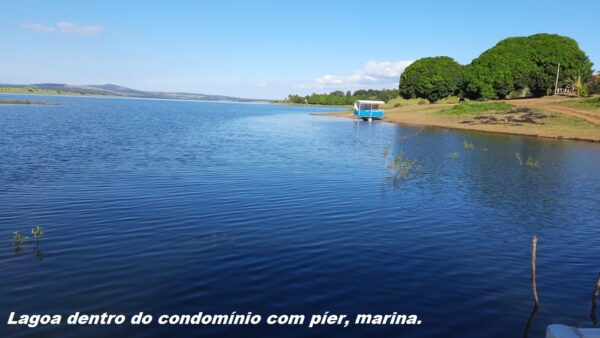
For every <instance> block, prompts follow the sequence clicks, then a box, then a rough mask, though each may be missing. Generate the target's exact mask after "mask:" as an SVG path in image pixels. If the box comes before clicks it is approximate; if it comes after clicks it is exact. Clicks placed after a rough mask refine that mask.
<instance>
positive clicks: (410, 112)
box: [315, 98, 600, 143]
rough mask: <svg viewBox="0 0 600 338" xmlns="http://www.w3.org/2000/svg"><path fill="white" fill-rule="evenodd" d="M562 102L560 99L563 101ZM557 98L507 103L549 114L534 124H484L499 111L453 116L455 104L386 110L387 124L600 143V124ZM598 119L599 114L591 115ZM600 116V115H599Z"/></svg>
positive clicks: (348, 115)
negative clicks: (562, 104)
mask: <svg viewBox="0 0 600 338" xmlns="http://www.w3.org/2000/svg"><path fill="white" fill-rule="evenodd" d="M559 100H560V99H559ZM559 100H557V99H556V98H543V99H535V100H521V101H505V102H507V103H510V104H512V105H514V106H515V108H533V110H534V111H536V112H538V113H540V114H546V116H545V117H544V118H543V119H540V120H535V121H534V123H510V124H509V123H504V124H502V123H483V122H480V121H481V120H479V119H474V117H481V116H485V115H486V114H488V116H494V117H502V116H503V115H495V114H497V113H495V112H489V113H482V114H479V115H452V114H445V113H444V111H445V110H447V109H450V108H452V107H454V106H456V105H455V104H443V105H442V104H440V105H436V104H430V105H414V106H402V107H397V108H388V109H386V110H385V116H384V118H383V120H382V121H383V122H389V123H395V124H400V125H407V126H414V127H431V128H443V129H449V130H460V131H472V132H479V133H492V134H504V135H513V136H528V137H537V138H547V139H556V140H572V141H584V142H593V143H600V125H598V124H596V123H593V122H594V120H593V119H594V118H595V117H593V118H592V121H590V120H588V119H586V116H580V115H577V112H580V111H578V110H573V113H571V112H570V111H569V109H570V108H568V107H565V106H559V107H557V106H556V105H557V102H558V101H559ZM590 114H591V115H592V116H595V114H597V113H594V112H592V113H590ZM315 115H321V116H329V117H343V118H353V115H352V111H351V110H347V111H344V112H329V113H318V114H315ZM598 115H600V114H598Z"/></svg>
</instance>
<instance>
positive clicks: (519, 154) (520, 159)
mask: <svg viewBox="0 0 600 338" xmlns="http://www.w3.org/2000/svg"><path fill="white" fill-rule="evenodd" d="M515 158H516V159H517V161H518V162H519V166H523V158H522V157H521V153H519V152H516V153H515Z"/></svg>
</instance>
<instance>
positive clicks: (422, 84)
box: [400, 56, 463, 102]
mask: <svg viewBox="0 0 600 338" xmlns="http://www.w3.org/2000/svg"><path fill="white" fill-rule="evenodd" d="M462 82H463V75H462V66H461V65H460V64H458V62H456V61H454V59H452V58H451V57H448V56H437V57H427V58H423V59H419V60H417V61H415V62H413V63H412V64H411V65H410V66H408V67H407V68H406V69H405V70H404V72H403V73H402V75H401V76H400V95H402V97H404V98H405V99H413V98H416V97H420V98H425V99H427V100H429V101H430V102H435V101H437V100H439V99H443V98H445V97H448V96H452V95H457V94H459V93H460V91H461V87H462Z"/></svg>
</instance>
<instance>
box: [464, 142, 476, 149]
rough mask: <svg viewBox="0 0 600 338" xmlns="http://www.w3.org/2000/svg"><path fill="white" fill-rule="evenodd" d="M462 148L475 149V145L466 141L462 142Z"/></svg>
mask: <svg viewBox="0 0 600 338" xmlns="http://www.w3.org/2000/svg"><path fill="white" fill-rule="evenodd" d="M463 147H465V149H467V150H473V149H475V145H474V144H473V143H471V142H468V141H467V140H463Z"/></svg>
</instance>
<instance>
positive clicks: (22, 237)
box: [13, 231, 29, 244]
mask: <svg viewBox="0 0 600 338" xmlns="http://www.w3.org/2000/svg"><path fill="white" fill-rule="evenodd" d="M13 238H14V240H15V243H16V244H21V243H23V242H25V241H26V240H27V239H28V238H29V237H27V236H25V235H23V234H22V233H21V232H19V231H15V232H14V236H13Z"/></svg>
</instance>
